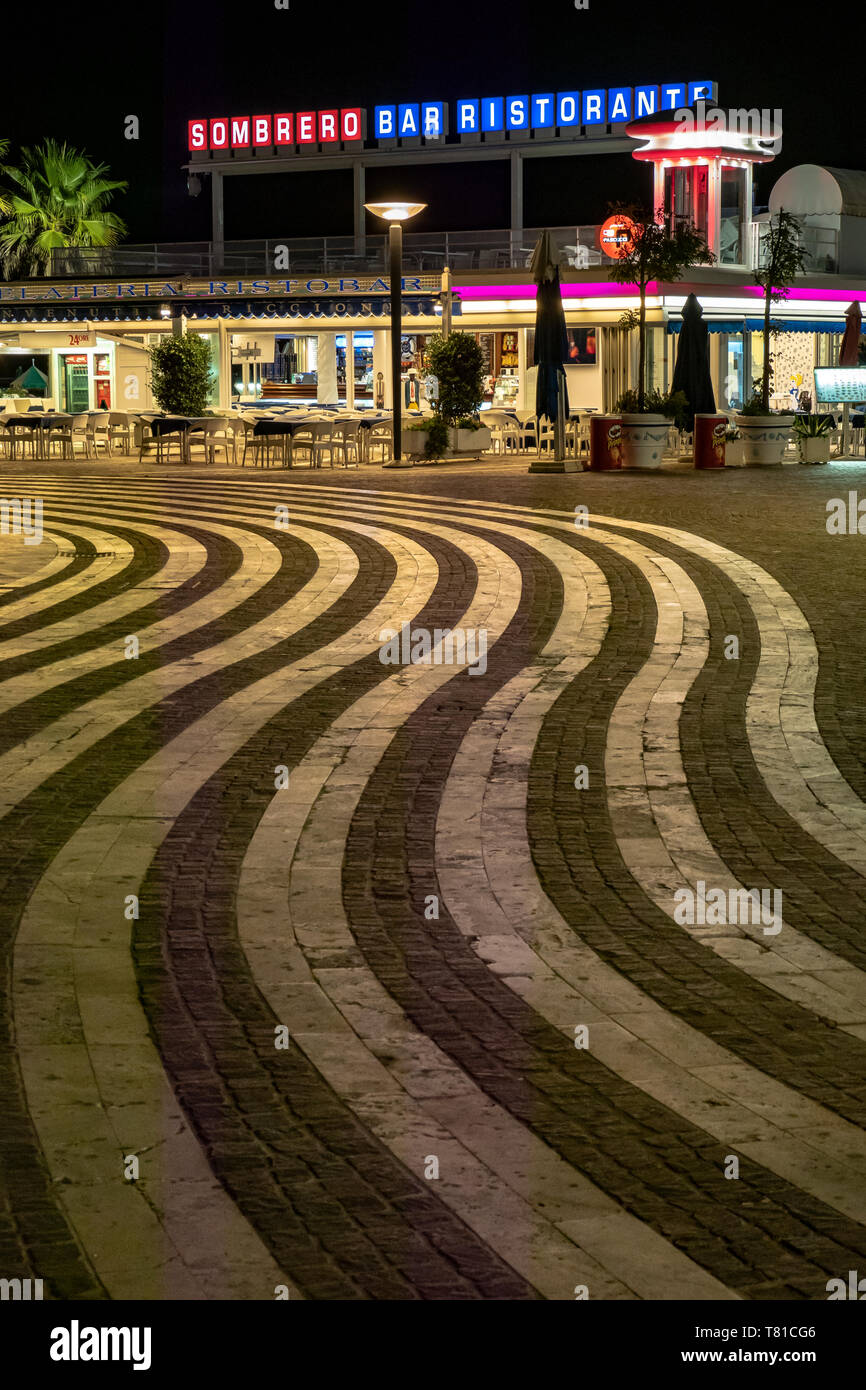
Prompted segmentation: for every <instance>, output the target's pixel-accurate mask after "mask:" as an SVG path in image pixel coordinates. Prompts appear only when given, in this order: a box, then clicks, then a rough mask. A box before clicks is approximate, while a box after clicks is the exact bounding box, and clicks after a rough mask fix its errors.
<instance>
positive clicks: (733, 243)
mask: <svg viewBox="0 0 866 1390" xmlns="http://www.w3.org/2000/svg"><path fill="white" fill-rule="evenodd" d="M719 261H720V262H721V264H722V265H745V262H746V171H745V169H734V168H731V167H727V168H726V167H725V166H724V165H723V166H722V191H721V226H720V229H719Z"/></svg>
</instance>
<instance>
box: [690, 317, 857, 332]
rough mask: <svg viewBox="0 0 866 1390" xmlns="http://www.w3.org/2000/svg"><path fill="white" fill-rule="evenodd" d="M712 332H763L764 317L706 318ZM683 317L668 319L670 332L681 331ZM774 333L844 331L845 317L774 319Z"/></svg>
mask: <svg viewBox="0 0 866 1390" xmlns="http://www.w3.org/2000/svg"><path fill="white" fill-rule="evenodd" d="M704 322H705V323H706V325H707V328H708V329H709V330H710V332H711V333H762V332H763V331H764V320H763V319H705V320H704ZM682 326H683V323H682V319H668V325H667V327H668V332H669V333H679V331H680V329H681V328H682ZM772 326H773V332H774V333H844V332H845V320H844V319H779V318H774V319H772Z"/></svg>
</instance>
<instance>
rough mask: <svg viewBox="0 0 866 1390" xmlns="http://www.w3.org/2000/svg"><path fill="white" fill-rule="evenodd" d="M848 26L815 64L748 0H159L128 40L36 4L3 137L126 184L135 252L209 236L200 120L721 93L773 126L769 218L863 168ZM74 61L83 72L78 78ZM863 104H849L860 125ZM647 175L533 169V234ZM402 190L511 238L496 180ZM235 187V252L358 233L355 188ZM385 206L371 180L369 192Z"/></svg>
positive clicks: (825, 24) (231, 218)
mask: <svg viewBox="0 0 866 1390" xmlns="http://www.w3.org/2000/svg"><path fill="white" fill-rule="evenodd" d="M853 13H854V11H853V10H852V8H851V7H850V6H845V7H843V6H842V5H841V4H839V3H838V0H832V2H831V3H830V4H829V5H825V6H823V7H822V12H821V21H820V28H821V33H822V34H824V35H826V36H827V39H826V41H825V40H823V39H819V40H817V41H816V42H817V51H816V45H815V44H814V43H812V42H809V41H808V40H807V39H806V37H805V35H804V32H803V29H802V26H801V24H800V23H799V22H798V21H797V19H796V16H795V15H794V14H793V13H791V14H790V15H789V16H788V17H786V16H785V15H784V13H780V15H779V16H778V17H776V16H774V18H773V20H772V29H771V30H768V29H767V28H766V27H765V23H766V22H765V20H764V14H765V8H764V7H763V6H757V5H755V4H754V3H748V0H724V3H721V4H719V5H718V6H716V7H710V6H707V7H706V8H704V7H701V9H700V10H697V9H696V8H694V7H687V6H683V5H678V4H674V3H672V0H662V2H661V3H658V4H649V3H643V4H641V3H638V0H620V3H617V4H615V5H613V4H606V3H603V0H590V7H589V9H588V10H584V11H578V10H575V8H574V6H573V3H572V0H516V2H515V3H513V4H511V5H509V6H496V5H491V4H489V3H486V4H479V3H477V0H459V3H457V2H456V0H438V3H437V4H435V5H427V4H424V5H422V4H418V3H415V4H411V5H406V4H403V5H394V4H391V3H388V0H376V3H374V4H368V5H365V6H358V5H356V6H352V7H351V9H349V7H348V6H346V7H343V6H340V7H339V8H335V7H334V6H333V4H331V5H328V4H322V3H314V0H290V8H289V10H287V11H286V10H277V9H275V7H274V4H273V0H246V3H245V4H238V3H233V4H227V3H226V0H184V3H170V0H163V3H162V4H160V3H156V4H149V5H148V6H147V7H142V8H136V9H135V10H134V12H133V14H132V15H131V16H130V20H129V21H128V23H129V27H128V28H124V29H122V28H121V27H120V26H121V25H122V24H123V21H122V18H121V16H122V14H123V9H122V8H120V7H118V8H115V9H113V10H110V11H106V20H105V23H104V25H102V26H101V27H94V28H89V29H87V30H83V28H82V20H83V14H82V11H81V10H80V9H79V8H78V7H72V6H69V5H68V4H65V3H64V4H61V3H59V0H44V3H43V4H42V5H41V6H40V11H39V16H40V33H39V43H38V50H39V52H38V62H36V61H34V62H33V63H32V64H31V63H30V62H29V61H28V62H23V61H16V62H15V63H14V64H12V65H10V67H9V68H7V88H6V95H7V100H6V103H5V122H4V127H5V128H4V130H3V131H2V132H0V133H2V134H4V135H6V136H7V137H8V138H10V139H11V140H12V144H13V151H12V154H13V158H14V154H15V151H16V148H17V146H18V145H20V144H27V143H31V144H32V143H38V142H39V141H40V140H41V139H42V138H44V137H45V136H55V137H58V138H64V139H66V140H67V141H69V142H70V143H72V144H75V145H77V146H79V147H83V148H85V149H86V150H87V152H88V154H89V155H90V156H91V158H93V159H95V160H105V161H106V162H107V163H108V164H109V165H110V167H111V170H112V174H113V175H114V176H115V177H122V178H126V179H128V181H129V184H130V191H129V193H128V194H126V195H125V196H124V197H122V198H118V199H117V200H116V202H115V204H114V207H115V210H116V211H117V212H119V213H120V214H121V215H122V216H123V217H124V218H125V220H126V221H127V223H128V225H129V239H130V240H131V241H156V240H159V241H190V240H200V239H206V238H207V237H208V236H209V234H210V199H209V196H208V194H207V186H205V190H204V192H203V194H202V196H201V197H199V198H198V199H192V198H190V197H189V196H188V195H187V193H186V187H185V175H184V173H183V172H182V169H181V166H182V164H183V163H184V162H185V161H186V158H187V150H186V122H187V119H188V118H190V117H192V116H214V115H224V114H225V115H229V114H246V113H249V114H252V113H254V112H269V111H271V112H272V111H279V110H289V111H292V110H294V111H297V110H304V109H317V108H322V107H329V106H341V105H343V106H354V105H357V106H362V107H366V108H367V109H368V111H370V112H372V107H373V106H374V105H375V104H376V103H377V102H399V101H413V100H438V99H441V100H445V101H447V102H449V103H450V102H453V101H454V100H455V99H457V98H458V97H465V96H484V95H499V94H506V93H509V92H518V91H529V92H532V91H548V90H557V89H572V88H578V89H581V88H585V87H591V86H602V87H607V86H615V85H622V86H632V85H635V84H638V83H643V82H672V81H678V80H688V79H703V78H715V79H716V80H717V81H718V83H719V100H720V103H721V104H722V105H724V106H758V107H769V108H775V107H779V108H781V110H782V114H783V127H784V145H783V149H782V152H781V154H780V155H779V157H778V158H777V159H776V161H775V162H774V163H773V164H772V165H769V166H766V167H765V168H764V169H763V170H762V171H760V173H759V174H758V182H757V198H758V202H759V203H760V202H766V198H767V194H768V192H769V189H770V188H771V187H772V184H773V183H774V182H775V179H776V178H777V177H778V176H779V174H781V173H782V172H783V171H784V170H785V169H787V168H789V167H790V166H791V165H793V164H801V163H819V164H830V165H833V166H837V167H843V168H861V167H863V166H864V164H866V152H864V140H863V122H862V119H860V118H858V119H857V120H856V121H851V120H848V119H846V117H845V97H844V96H843V79H842V76H841V74H840V73H839V72H838V64H837V59H838V56H839V49H838V44H839V42H840V36H841V35H843V34H845V33H849V32H850V29H851V23H852V14H853ZM72 54H78V55H79V56H80V57H81V59H82V61H81V62H74V63H71V62H70V55H72ZM831 55H832V56H831ZM824 60H826V63H825V61H824ZM860 105H861V104H860V102H859V99H855V103H854V108H853V109H854V111H855V112H857V113H859V111H860ZM129 114H135V115H137V116H139V118H140V122H141V138H140V139H139V140H138V141H137V142H135V141H128V140H126V139H124V134H123V130H124V117H125V116H127V115H129ZM422 159H423V156H422ZM648 178H649V176H648V173H647V171H646V170H645V169H644V168H642V167H641V166H639V165H638V164H636V163H635V161H633V160H631V159H630V158H629V157H628V156H616V155H608V156H601V157H598V158H587V157H577V158H575V159H566V158H563V159H558V160H543V161H537V162H533V161H528V168H527V173H526V183H525V202H526V210H525V222H526V225H527V226H532V225H539V224H544V223H548V224H550V225H555V224H570V223H572V222H574V223H592V222H598V221H600V220H601V219H602V218H603V216H604V215H605V210H606V205H607V203H608V202H609V201H611V200H615V199H629V198H631V197H635V196H641V195H645V194H646V193H647V191H648V187H649V184H648ZM394 179H395V175H394V174H393V172H392V173H391V175H390V176H389V184H393V183H394ZM400 179H401V188H400V191H401V192H402V193H403V194H404V195H405V196H412V197H420V198H421V199H422V200H424V201H426V202H428V204H429V205H430V208H429V211H428V213H426V214H424V217H425V219H426V220H425V221H422V220H421V219H419V220H418V222H417V224H415V225H416V227H417V229H418V230H424V229H428V230H434V229H443V228H450V227H458V226H462V227H466V228H470V227H474V228H479V229H480V228H487V227H501V226H504V225H507V222H508V201H507V173H506V167H505V165H496V164H490V165H483V166H479V165H472V166H467V165H464V166H450V167H442V166H439V167H437V166H429V165H428V166H427V167H426V168H423V167H422V168H421V169H419V170H413V169H412V168H407V169H406V170H405V171H403V170H401V171H400ZM228 183H229V192H228V193H227V210H226V218H227V225H226V233H227V235H228V236H229V237H257V236H265V235H268V236H293V235H294V236H299V235H315V234H336V233H339V232H344V233H345V232H349V231H350V230H351V201H350V199H351V184H350V179H349V177H348V176H347V175H334V174H331V175H327V176H322V175H313V174H310V175H307V176H305V177H304V178H303V179H299V178H297V177H292V178H288V179H286V180H282V181H277V180H274V179H255V178H253V179H244V180H240V179H238V180H229V181H228ZM392 191H395V190H394V189H393V188H392V187H389V188H388V189H385V188H382V189H381V190H379V189H378V188H377V185H376V182H375V178H374V177H373V176H372V175H371V176H368V196H370V197H373V196H374V195H375V194H376V193H377V192H380V193H381V195H383V196H384V195H385V194H387V193H390V192H392ZM458 208H459V210H460V211H459V214H458V212H457V209H458Z"/></svg>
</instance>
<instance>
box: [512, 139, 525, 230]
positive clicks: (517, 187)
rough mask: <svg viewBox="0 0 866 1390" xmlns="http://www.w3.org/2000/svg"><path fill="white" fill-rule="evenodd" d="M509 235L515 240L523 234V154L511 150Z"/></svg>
mask: <svg viewBox="0 0 866 1390" xmlns="http://www.w3.org/2000/svg"><path fill="white" fill-rule="evenodd" d="M510 164H511V237H512V241H513V242H515V244H516V242H517V241H519V240H520V238H521V237H522V236H523V155H522V154H521V152H520V150H512V151H511V158H510Z"/></svg>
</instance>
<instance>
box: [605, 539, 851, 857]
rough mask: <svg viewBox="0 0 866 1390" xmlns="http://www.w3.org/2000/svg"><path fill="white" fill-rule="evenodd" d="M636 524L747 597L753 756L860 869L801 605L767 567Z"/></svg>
mask: <svg viewBox="0 0 866 1390" xmlns="http://www.w3.org/2000/svg"><path fill="white" fill-rule="evenodd" d="M599 520H601V518H599ZM610 520H611V521H613V518H610ZM614 524H616V525H617V526H622V525H623V523H622V522H620V521H617V522H615V523H614ZM641 529H642V530H645V531H647V532H648V533H652V534H658V535H660V536H665V537H666V538H670V539H671V540H674V541H676V542H677V544H683V541H684V539H686V540H687V541H688V544H689V545H690V546H691V547H692V548H693V549H694V550H695V552H696V553H697V554H698V555H702V556H705V557H706V558H707V559H709V560H711V561H712V562H713V563H714V564H715V565H717V566H718V568H719V569H720V570H722V571H723V573H724V574H726V575H727V576H728V577H729V579H730V580H731V581H732V583H734V584H735V585H736V586H737V588H738V589H740V590H741V592H742V593H743V594H744V595H745V596H746V598H747V599H748V601H749V604H750V607H751V610H752V612H753V614H754V615H755V620H756V623H757V625H758V632H759V634H760V641H761V654H760V660H759V664H758V671H757V675H756V678H755V683H754V686H753V688H752V692H751V694H750V696H749V700H748V702H747V705H746V724H747V728H748V731H749V739H750V742H751V745H752V752H753V754H754V757H755V762H756V763H757V765H758V767H759V769H760V771H761V775H762V777H763V778H764V781H765V782H766V784H767V787H768V788H769V790H770V792H771V794H772V795H773V796H774V797H775V799H776V800H777V801H778V802H779V804H780V805H781V806H783V807H784V808H785V810H787V811H788V813H789V815H791V816H792V818H793V819H794V820H796V821H798V822H799V824H800V825H802V827H803V828H804V830H806V831H807V832H808V834H809V835H811V836H812V837H813V838H814V839H816V840H818V841H819V842H820V843H821V844H823V845H825V846H826V847H827V848H828V849H829V850H831V852H832V853H833V854H834V855H836V857H837V858H838V859H841V860H842V861H843V862H844V863H847V864H850V865H851V866H852V868H855V869H857V871H858V872H859V873H866V805H864V803H863V801H862V800H861V799H860V797H858V796H857V794H856V792H855V791H854V790H853V788H852V787H851V786H850V785H849V784H848V782H847V781H846V780H845V778H844V777H843V776H842V773H841V772H840V771H839V769H838V767H837V766H836V764H835V763H834V761H833V759H832V757H831V756H830V753H829V752H828V750H827V748H826V746H825V744H824V742H823V740H822V738H821V735H820V732H819V730H818V726H817V721H816V719H815V709H814V696H815V685H816V681H817V674H818V651H817V648H816V646H815V641H814V638H813V637H812V633H811V629H810V627H809V624H808V622H807V621H806V618H805V616H804V614H803V612H802V610H801V609H800V608H799V606H798V605H797V603H796V602H795V601H794V599H793V598H792V597H791V595H790V594H789V593H787V592H786V590H785V589H783V588H782V586H781V585H780V584H779V583H778V582H777V580H775V579H774V578H773V576H772V575H770V574H768V573H767V571H766V570H764V569H762V568H761V566H760V565H757V564H755V563H754V562H753V561H751V560H747V559H746V558H745V557H744V556H741V555H737V554H736V553H735V552H734V551H730V550H727V549H725V548H724V547H722V546H719V545H716V544H714V543H712V542H710V541H707V540H705V539H704V538H703V537H699V536H692V535H689V536H688V537H684V534H683V533H682V532H680V531H676V530H674V529H673V528H670V527H655V526H649V525H642V527H641Z"/></svg>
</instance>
